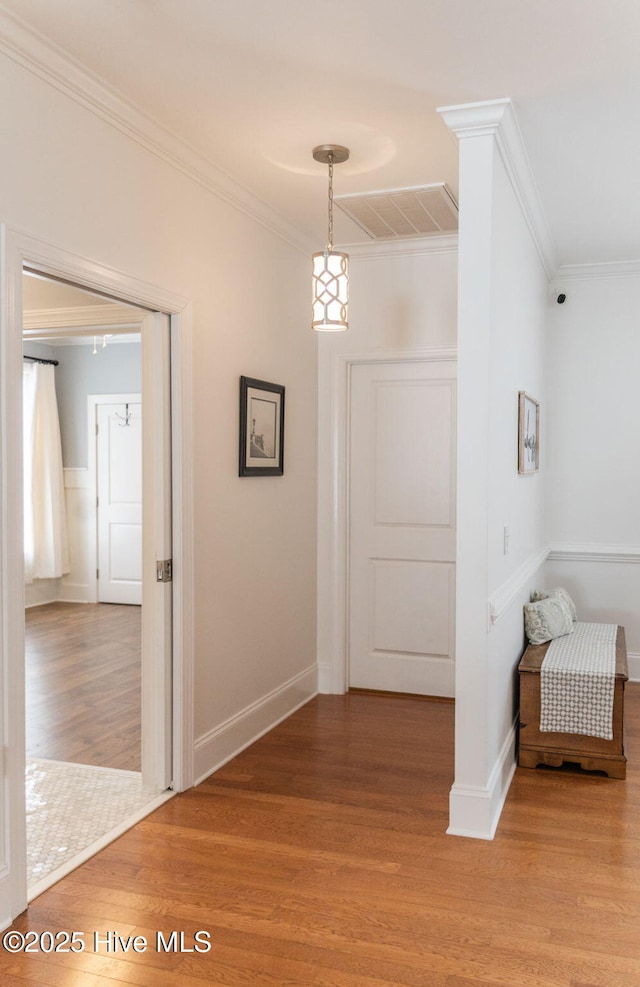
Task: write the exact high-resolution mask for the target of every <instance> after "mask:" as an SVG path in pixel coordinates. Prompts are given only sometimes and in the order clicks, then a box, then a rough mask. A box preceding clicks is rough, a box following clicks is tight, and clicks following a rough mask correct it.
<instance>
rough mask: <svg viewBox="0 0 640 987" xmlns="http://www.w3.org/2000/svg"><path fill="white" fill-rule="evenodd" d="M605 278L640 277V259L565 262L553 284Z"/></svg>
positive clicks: (556, 274)
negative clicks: (592, 262)
mask: <svg viewBox="0 0 640 987" xmlns="http://www.w3.org/2000/svg"><path fill="white" fill-rule="evenodd" d="M603 278H640V260H619V261H604V262H602V263H600V264H563V265H562V266H561V267H559V268H558V270H557V271H556V273H555V274H554V276H553V280H552V284H553V285H558V286H561V284H562V282H564V281H594V280H598V279H603Z"/></svg>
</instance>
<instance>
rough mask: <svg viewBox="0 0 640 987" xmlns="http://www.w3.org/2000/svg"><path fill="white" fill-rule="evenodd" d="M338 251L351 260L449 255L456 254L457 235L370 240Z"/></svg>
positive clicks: (347, 245) (351, 244)
mask: <svg viewBox="0 0 640 987" xmlns="http://www.w3.org/2000/svg"><path fill="white" fill-rule="evenodd" d="M340 250H344V251H346V252H347V253H348V254H349V257H350V259H352V260H377V259H378V258H379V257H387V258H389V257H417V256H420V255H422V254H451V253H457V252H458V234H457V233H447V234H443V235H442V236H429V237H409V238H407V239H406V240H370V241H368V242H367V243H347V244H341V246H340Z"/></svg>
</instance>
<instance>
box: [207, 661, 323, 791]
mask: <svg viewBox="0 0 640 987" xmlns="http://www.w3.org/2000/svg"><path fill="white" fill-rule="evenodd" d="M317 694H318V667H317V665H315V664H314V665H310V666H309V667H308V668H306V669H305V670H304V671H303V672H300V673H299V674H298V675H294V677H293V678H291V679H289V681H288V682H285V683H284V684H283V685H281V686H279V688H277V689H274V690H273V691H272V692H270V693H268V695H266V696H263V697H262V699H259V700H257V702H255V703H252V704H251V705H250V706H247V707H246V708H245V709H243V710H241V711H240V712H239V713H236V715H235V716H232V717H230V718H229V719H228V720H225V722H224V723H221V724H220V726H218V727H216V728H215V729H213V730H210V731H209V732H208V733H206V734H203V736H202V737H198V739H197V740H196V742H195V745H194V777H195V779H196V780H195V782H194V784H195V785H199V784H200V782H201V781H204V780H205V778H208V777H209V775H211V774H213V772H214V771H217V770H218V768H221V767H222V765H223V764H226V763H227V761H230V760H231V758H232V757H235V756H236V754H239V753H240V751H243V750H244V749H245V747H249V745H250V744H252V743H253V742H254V741H256V740H258V738H259V737H262V736H263V735H264V734H265V733H268V731H269V730H271V729H273V727H275V726H277V724H278V723H281V722H282V721H283V720H286V718H287V717H288V716H290V715H291V714H292V713H294V712H295V711H296V710H297V709H300V707H301V706H304V705H305V704H306V703H308V702H309V700H310V699H313V697H314V696H316V695H317Z"/></svg>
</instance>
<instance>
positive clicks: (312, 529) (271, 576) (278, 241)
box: [0, 56, 317, 775]
mask: <svg viewBox="0 0 640 987" xmlns="http://www.w3.org/2000/svg"><path fill="white" fill-rule="evenodd" d="M0 89H1V90H2V91H3V92H5V93H11V98H10V99H4V100H2V101H1V102H0V132H2V134H3V155H2V182H1V183H0V221H2V222H5V223H7V224H9V225H10V226H12V227H14V228H17V229H19V230H21V231H23V232H25V233H29V234H31V235H33V236H35V237H38V238H40V239H42V240H45V241H48V242H50V243H53V244H55V245H57V246H59V247H61V248H64V249H65V250H67V251H71V252H74V253H75V254H77V255H79V256H81V257H85V258H91V259H92V260H95V261H96V262H98V263H100V264H103V265H107V266H109V267H111V268H114V269H116V270H118V271H122V272H125V273H126V274H128V275H130V276H132V277H135V278H137V279H139V280H142V281H146V282H148V283H150V284H153V285H158V286H160V287H162V288H164V289H166V290H167V291H170V292H173V293H175V294H179V295H181V296H183V297H185V298H188V299H191V300H192V303H193V348H194V353H193V367H194V378H193V411H194V420H193V425H194V458H193V464H192V465H193V499H194V510H195V531H196V541H195V596H194V601H193V603H194V610H195V624H196V626H195V710H194V715H195V736H194V742H195V746H196V768H195V770H196V775H202V774H204V773H206V772H207V771H209V770H211V769H212V768H213V767H214V766H215V765H216V764H217V763H219V762H220V760H221V759H222V758H224V757H226V756H228V755H229V754H230V753H232V752H233V750H234V749H236V748H237V746H239V745H240V744H242V743H245V742H246V741H247V740H248V739H250V738H251V737H252V736H253V735H254V733H255V732H256V730H257V729H258V728H260V729H262V728H264V727H265V726H268V725H269V723H270V722H272V721H273V718H274V717H275V716H276V715H282V714H283V713H284V712H286V711H287V710H288V709H290V708H291V706H292V705H294V704H295V703H296V702H300V701H303V700H304V699H305V698H307V697H308V696H309V695H310V694H312V693H313V691H314V688H315V644H316V642H315V636H316V635H315V604H316V566H315V537H316V526H315V504H316V425H317V420H316V342H315V338H314V335H313V333H312V332H311V330H310V328H309V326H308V315H309V292H310V288H309V258H308V257H307V256H305V255H304V254H303V253H301V252H300V251H299V250H298V249H296V248H294V247H293V246H292V245H291V244H290V243H289V242H287V241H285V239H284V238H282V237H280V236H276V235H275V234H274V233H273V232H271V231H270V230H268V229H267V228H266V226H264V225H262V224H261V223H258V222H256V221H255V220H254V219H253V218H252V217H251V216H249V215H247V214H246V212H245V211H241V210H240V209H237V208H235V207H234V206H233V205H231V204H229V203H228V202H227V201H224V200H223V198H221V197H218V196H216V195H214V194H212V193H211V192H210V191H208V190H206V189H205V187H204V186H203V184H201V183H200V182H199V181H196V180H194V179H193V178H191V177H189V176H188V175H187V174H186V170H187V169H185V171H179V170H177V169H176V168H174V167H172V166H171V164H169V163H168V161H167V160H165V159H164V158H162V157H160V156H157V155H155V154H153V153H151V151H150V150H148V149H147V148H146V147H145V146H143V142H137V141H135V140H133V139H131V138H130V137H128V136H125V135H124V134H123V133H122V132H121V131H120V130H118V129H117V128H116V127H114V126H112V125H111V124H110V123H108V122H106V121H105V120H103V119H101V118H100V117H99V116H98V115H96V114H93V113H91V112H90V111H89V110H88V109H86V108H85V107H84V106H83V105H82V102H81V101H80V100H75V99H71V98H69V97H68V96H66V95H65V94H64V92H63V91H61V89H59V88H58V87H56V86H54V85H49V84H47V83H46V82H45V81H43V80H42V79H40V78H38V77H37V76H36V75H35V74H31V73H30V72H29V71H28V70H27V69H26V68H24V67H22V65H20V64H18V63H17V62H14V61H11V60H9V59H8V58H7V57H5V56H2V57H1V58H0ZM285 288H286V291H285V290H284V289H285ZM241 374H246V375H249V376H253V377H258V378H263V379H266V380H270V381H275V382H277V383H279V384H284V385H285V387H286V415H287V418H286V427H285V475H284V477H282V478H259V479H254V478H242V479H240V478H239V477H238V476H237V472H238V465H237V459H238V388H239V384H238V378H239V376H240V375H241ZM256 710H259V711H260V716H257V715H256ZM230 724H233V730H232V731H230V729H228V727H229V725H230Z"/></svg>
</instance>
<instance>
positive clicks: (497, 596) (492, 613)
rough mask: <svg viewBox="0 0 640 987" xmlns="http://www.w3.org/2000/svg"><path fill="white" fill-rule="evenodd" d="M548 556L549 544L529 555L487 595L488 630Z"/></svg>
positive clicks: (519, 595) (518, 596)
mask: <svg viewBox="0 0 640 987" xmlns="http://www.w3.org/2000/svg"><path fill="white" fill-rule="evenodd" d="M548 556H549V546H548V545H545V546H544V547H543V548H541V549H539V551H537V552H535V553H534V554H533V555H530V556H529V558H528V559H525V561H524V562H523V563H522V565H521V566H519V567H518V568H517V569H516V571H515V572H514V573H512V574H511V575H510V576H509V578H508V579H507V580H506V581H505V582H504V583H503V584H502V586H500V587H499V588H498V589H497V590H496V591H495V593H492V594H491V596H490V597H489V630H491V628H492V627H493V626H495V624H496V623H497V622H498V621H499V620H500V618H501V617H502V615H503V614H504V613H506V612H507V610H508V609H509V607H510V606H511V605H512V604H513V603H515V602H516V600H518V599H519V598H520V597H521V596H522V593H523V592H524V590H525V589H526V588H527V586H528V585H529V584H530V583H531V580H532V579H533V577H534V576H535V574H536V573H537V572H538V570H539V569H540V567H541V566H543V565H544V563H545V562H546V560H547V558H548Z"/></svg>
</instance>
